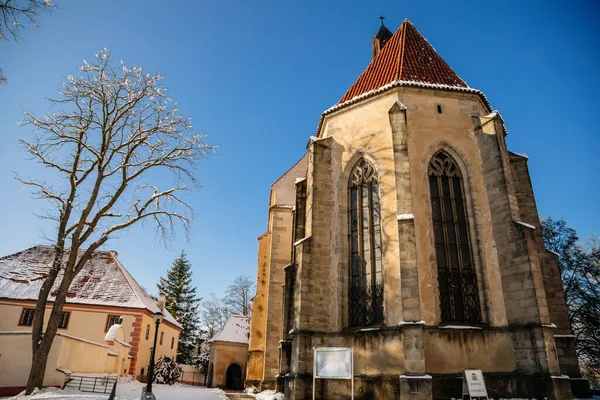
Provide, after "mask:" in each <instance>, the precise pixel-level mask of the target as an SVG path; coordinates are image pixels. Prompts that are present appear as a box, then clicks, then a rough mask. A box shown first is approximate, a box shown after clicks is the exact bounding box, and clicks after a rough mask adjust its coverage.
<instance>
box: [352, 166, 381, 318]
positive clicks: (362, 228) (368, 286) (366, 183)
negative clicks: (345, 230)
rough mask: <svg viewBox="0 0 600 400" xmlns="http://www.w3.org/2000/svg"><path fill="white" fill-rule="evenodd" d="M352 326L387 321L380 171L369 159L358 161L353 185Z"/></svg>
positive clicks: (354, 171) (353, 174)
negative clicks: (382, 262)
mask: <svg viewBox="0 0 600 400" xmlns="http://www.w3.org/2000/svg"><path fill="white" fill-rule="evenodd" d="M348 186H349V197H350V207H349V210H350V212H349V219H350V220H349V226H350V229H349V239H350V287H349V296H348V298H349V323H350V325H351V326H361V325H372V324H378V323H381V322H383V278H382V266H381V217H380V207H379V184H378V178H377V172H376V171H375V168H374V167H373V165H371V163H369V162H368V161H367V160H365V159H361V160H359V161H358V163H357V164H356V166H355V167H354V169H353V170H352V173H351V174H350V182H349V185H348Z"/></svg>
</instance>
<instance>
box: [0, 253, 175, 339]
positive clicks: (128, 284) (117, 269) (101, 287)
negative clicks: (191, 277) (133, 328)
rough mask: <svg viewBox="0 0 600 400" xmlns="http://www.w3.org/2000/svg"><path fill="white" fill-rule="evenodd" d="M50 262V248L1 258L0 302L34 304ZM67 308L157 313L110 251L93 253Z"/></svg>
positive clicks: (168, 317)
mask: <svg viewBox="0 0 600 400" xmlns="http://www.w3.org/2000/svg"><path fill="white" fill-rule="evenodd" d="M81 251H83V250H81ZM67 256H68V253H67V255H65V257H67ZM53 261H54V248H53V247H52V246H35V247H31V248H29V249H26V250H23V251H20V252H18V253H15V254H11V255H8V256H4V257H0V299H12V300H37V298H38V294H39V292H40V289H41V286H42V283H43V282H44V280H45V279H46V277H47V276H48V272H49V270H50V268H51V266H52V262H53ZM62 273H63V270H61V272H60V273H59V276H58V279H57V280H56V282H55V283H54V286H53V287H52V289H53V290H52V292H51V293H50V296H49V300H50V301H53V300H54V298H55V296H56V291H57V290H58V286H59V284H60V280H61V277H62ZM67 304H90V305H97V306H109V307H110V306H112V307H127V308H138V309H144V308H145V309H147V310H149V311H151V312H156V311H158V310H159V308H158V305H157V304H156V301H154V300H153V299H152V298H151V297H150V296H149V295H148V294H147V293H146V291H145V290H144V289H143V288H142V287H141V286H140V285H139V283H137V281H136V280H135V279H133V277H132V276H131V275H130V274H129V272H128V271H127V270H126V269H125V267H123V265H122V264H121V263H120V262H119V260H118V259H117V255H116V253H115V252H113V251H96V252H94V254H93V256H92V258H91V260H90V261H88V262H87V263H86V264H85V266H84V267H83V269H82V270H81V272H80V273H79V274H78V275H77V276H76V277H75V279H74V280H73V282H72V283H71V286H70V287H69V294H68V296H67ZM164 314H165V319H166V320H167V321H169V322H170V323H172V324H173V325H176V326H178V327H180V326H181V325H179V323H178V322H177V321H176V320H175V318H173V316H172V315H171V314H169V312H168V311H167V310H164Z"/></svg>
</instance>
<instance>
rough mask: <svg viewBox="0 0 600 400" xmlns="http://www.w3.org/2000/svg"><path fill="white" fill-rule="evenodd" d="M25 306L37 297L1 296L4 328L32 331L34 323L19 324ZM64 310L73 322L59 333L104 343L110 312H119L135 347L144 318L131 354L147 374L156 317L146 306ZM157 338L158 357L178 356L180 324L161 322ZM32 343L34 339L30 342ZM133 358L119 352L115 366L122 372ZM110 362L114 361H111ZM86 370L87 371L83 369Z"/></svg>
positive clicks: (70, 306) (68, 307)
mask: <svg viewBox="0 0 600 400" xmlns="http://www.w3.org/2000/svg"><path fill="white" fill-rule="evenodd" d="M51 307H52V304H49V306H48V308H47V309H46V314H45V323H47V321H48V318H49V317H50V310H51ZM23 308H35V302H33V301H15V300H0V315H2V318H0V332H13V331H26V332H31V329H32V327H31V326H19V320H20V318H21V313H22V310H23ZM64 311H69V312H70V313H71V315H70V317H69V323H68V326H67V329H59V330H58V333H64V334H67V335H70V336H74V337H77V338H82V339H86V340H90V341H92V342H97V343H101V344H104V343H105V341H104V337H105V335H106V332H105V327H106V321H107V318H108V315H118V316H122V317H123V324H122V325H123V328H124V329H125V342H126V343H130V344H133V345H134V347H135V340H134V339H135V338H134V337H132V334H134V331H135V323H136V318H138V319H139V320H141V333H140V336H139V348H138V349H137V353H136V351H135V349H133V350H132V352H131V356H132V357H135V358H136V359H137V360H136V365H135V374H136V375H140V374H141V369H142V368H143V369H144V374H146V373H147V369H148V363H149V360H150V348H151V347H152V340H153V338H154V320H153V319H152V317H151V316H150V315H148V314H149V312H147V311H145V310H139V309H126V308H118V307H98V306H84V305H75V304H66V305H65V307H64ZM147 325H150V328H151V330H150V335H149V338H148V340H146V336H145V335H146V326H147ZM160 332H164V339H163V344H162V345H161V344H160V343H159V340H160ZM171 338H174V345H173V349H171ZM158 339H159V340H157V350H156V359H158V358H159V357H160V356H163V355H165V356H169V357H176V355H177V345H178V341H179V328H176V327H174V326H173V325H171V324H169V323H165V322H164V321H163V323H161V324H160V328H159V336H158ZM28 346H30V343H29V344H28ZM129 362H130V361H129V358H127V359H126V360H125V362H123V357H122V356H119V359H118V362H117V363H115V364H114V365H115V368H119V371H120V372H121V373H122V370H123V366H124V364H127V365H128V364H129ZM108 363H109V365H111V362H110V361H108ZM3 364H4V360H3V359H2V358H0V366H2V365H3ZM103 368H112V367H110V366H103ZM79 372H83V371H79Z"/></svg>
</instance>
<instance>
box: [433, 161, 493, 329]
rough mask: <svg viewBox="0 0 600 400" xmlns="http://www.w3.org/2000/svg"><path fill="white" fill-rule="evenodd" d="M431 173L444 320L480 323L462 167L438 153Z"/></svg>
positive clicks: (434, 228) (434, 226)
mask: <svg viewBox="0 0 600 400" xmlns="http://www.w3.org/2000/svg"><path fill="white" fill-rule="evenodd" d="M428 175H429V188H430V191H431V208H432V219H433V231H434V239H435V254H436V260H437V267H438V284H439V291H440V306H441V314H442V315H441V316H442V322H462V323H478V322H481V307H480V305H479V290H478V287H477V274H476V272H475V270H474V268H473V256H472V252H471V246H470V235H469V226H468V220H467V215H466V210H465V201H464V192H463V182H462V177H461V174H460V169H459V168H458V166H457V165H456V162H455V161H454V160H453V159H452V157H450V156H449V155H448V154H446V153H445V152H439V153H437V154H436V155H434V156H433V158H432V159H431V162H430V163H429V170H428Z"/></svg>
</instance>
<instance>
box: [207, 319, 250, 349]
mask: <svg viewBox="0 0 600 400" xmlns="http://www.w3.org/2000/svg"><path fill="white" fill-rule="evenodd" d="M249 338H250V317H247V316H244V315H233V316H231V317H230V318H229V319H228V320H227V323H226V324H225V326H224V327H223V329H221V330H220V331H219V332H217V333H216V334H215V336H213V337H212V338H211V339H210V340H209V342H211V343H212V342H233V343H244V344H248V343H249V341H250V339H249Z"/></svg>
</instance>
